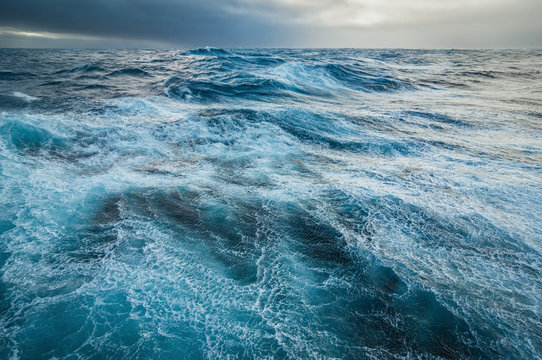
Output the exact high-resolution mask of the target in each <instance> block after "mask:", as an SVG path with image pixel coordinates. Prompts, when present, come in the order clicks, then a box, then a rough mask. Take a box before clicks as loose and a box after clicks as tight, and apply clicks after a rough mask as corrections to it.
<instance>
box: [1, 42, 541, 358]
mask: <svg viewBox="0 0 542 360" xmlns="http://www.w3.org/2000/svg"><path fill="white" fill-rule="evenodd" d="M0 199H1V200H2V201H1V202H0V266H1V270H0V359H52V358H54V359H203V358H205V359H236V358H240V359H265V358H267V359H271V358H274V359H283V358H285V359H309V358H314V359H328V358H340V359H370V358H373V359H400V358H411V359H415V358H423V359H437V358H450V359H467V358H468V359H488V358H494V359H497V358H505V359H535V358H540V357H541V356H542V355H541V354H542V304H541V300H542V277H541V272H542V257H541V253H542V51H406V50H222V49H211V48H205V49H197V50H186V51H181V50H175V51H155V50H130V51H128V50H126V51H119V50H114V51H113V50H112V51H96V50H93V51H84V50H0Z"/></svg>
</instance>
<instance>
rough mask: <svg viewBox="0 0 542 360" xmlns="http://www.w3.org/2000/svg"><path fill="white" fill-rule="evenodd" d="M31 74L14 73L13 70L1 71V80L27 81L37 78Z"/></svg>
mask: <svg viewBox="0 0 542 360" xmlns="http://www.w3.org/2000/svg"><path fill="white" fill-rule="evenodd" d="M36 76H37V75H36V74H33V73H31V72H25V71H23V72H13V71H11V70H0V80H25V79H30V78H34V77H36Z"/></svg>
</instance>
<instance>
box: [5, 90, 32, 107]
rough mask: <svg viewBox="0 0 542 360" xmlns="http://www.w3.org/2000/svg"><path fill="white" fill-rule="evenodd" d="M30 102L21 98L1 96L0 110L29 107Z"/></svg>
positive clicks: (7, 95)
mask: <svg viewBox="0 0 542 360" xmlns="http://www.w3.org/2000/svg"><path fill="white" fill-rule="evenodd" d="M29 104H30V102H29V101H28V100H26V99H24V98H21V97H19V96H13V95H9V94H0V109H5V110H16V109H23V108H26V107H28V106H29Z"/></svg>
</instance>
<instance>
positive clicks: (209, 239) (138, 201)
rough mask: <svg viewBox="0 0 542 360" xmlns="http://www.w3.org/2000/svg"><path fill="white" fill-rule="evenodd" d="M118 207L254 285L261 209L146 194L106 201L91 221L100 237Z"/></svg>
mask: <svg viewBox="0 0 542 360" xmlns="http://www.w3.org/2000/svg"><path fill="white" fill-rule="evenodd" d="M120 203H122V206H123V208H124V209H125V211H126V213H127V214H128V216H137V217H143V218H146V219H149V220H152V221H156V222H158V223H161V224H163V225H164V226H166V227H168V228H169V229H171V230H173V231H175V232H177V233H178V234H179V235H180V238H179V241H181V242H185V243H187V244H197V245H198V246H203V247H204V249H205V251H206V252H207V253H208V254H209V255H210V256H211V257H212V258H214V259H215V260H217V261H219V262H220V263H221V264H223V266H224V269H225V272H226V274H227V276H229V277H231V278H233V279H235V280H236V281H238V282H239V283H241V284H250V283H253V282H254V281H256V274H257V266H256V260H257V258H258V256H259V251H258V250H257V248H256V244H255V241H256V238H257V235H256V230H257V229H256V227H255V224H256V216H257V214H258V212H261V211H262V206H261V204H260V205H259V206H257V204H252V203H250V202H246V201H240V202H238V203H236V205H235V207H231V206H228V205H227V204H226V203H224V202H223V201H220V200H219V199H213V200H210V199H209V198H208V197H201V194H198V193H191V192H184V191H170V192H162V191H160V190H153V189H148V190H145V191H142V192H131V193H127V194H123V195H122V196H120V197H112V198H109V199H106V200H105V202H104V205H103V209H102V210H101V211H100V212H99V213H98V214H97V215H96V216H95V218H94V220H93V221H94V223H95V224H96V225H97V226H99V229H100V232H102V233H103V231H104V226H111V224H113V225H115V226H117V225H116V224H117V222H118V221H119V220H120V219H119V207H118V206H119V204H120ZM107 234H109V233H107V232H106V238H107V236H108V235H107ZM113 236H114V233H113ZM113 241H114V239H113ZM194 241H196V242H195V243H194Z"/></svg>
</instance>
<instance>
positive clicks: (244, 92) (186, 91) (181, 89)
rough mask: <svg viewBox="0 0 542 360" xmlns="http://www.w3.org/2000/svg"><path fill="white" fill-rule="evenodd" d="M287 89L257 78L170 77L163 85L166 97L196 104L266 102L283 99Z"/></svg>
mask: <svg viewBox="0 0 542 360" xmlns="http://www.w3.org/2000/svg"><path fill="white" fill-rule="evenodd" d="M287 89H288V87H287V86H286V85H284V84H282V83H281V82H279V81H277V80H273V79H266V78H258V77H248V76H247V77H233V78H229V79H224V80H220V79H217V80H215V81H213V80H205V81H204V80H195V79H183V78H179V77H172V78H170V79H169V80H167V81H166V83H165V92H166V94H167V95H168V96H170V97H173V98H177V99H181V100H190V101H198V102H203V103H205V102H214V101H220V100H225V99H229V98H237V99H238V98H243V99H252V100H260V101H267V100H266V99H268V98H273V97H279V96H280V97H284V98H287V97H288V96H289V95H288V94H287V93H285V91H286V90H287Z"/></svg>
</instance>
